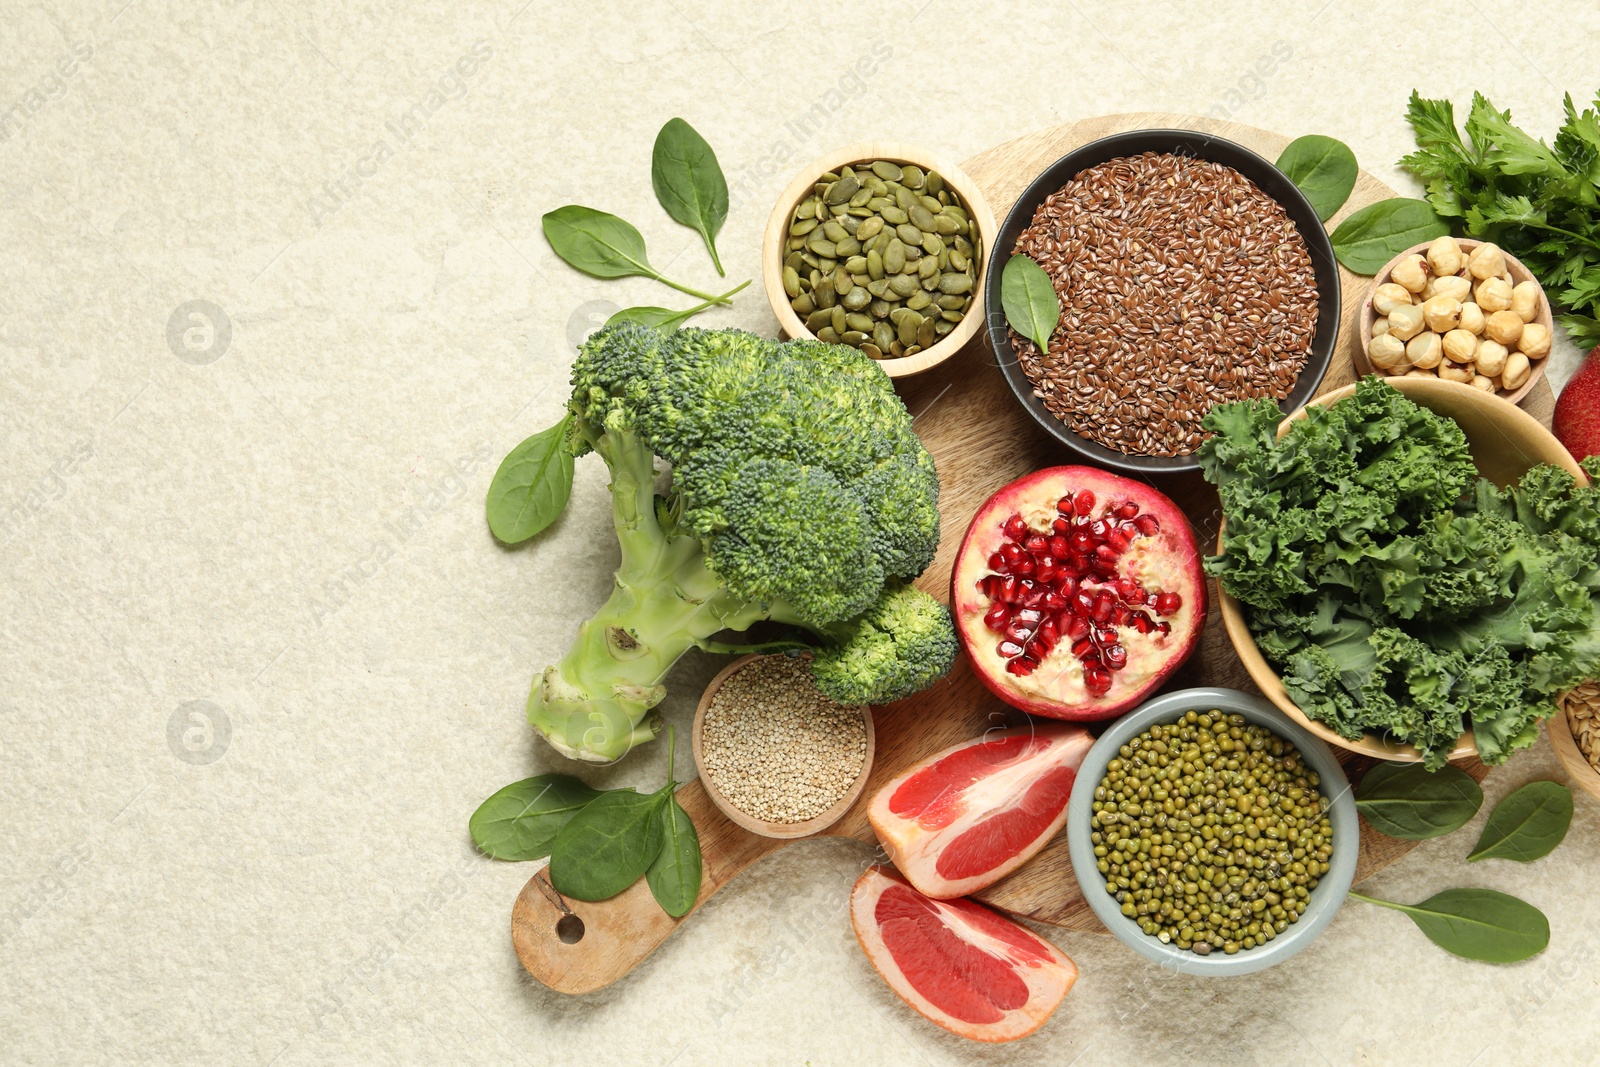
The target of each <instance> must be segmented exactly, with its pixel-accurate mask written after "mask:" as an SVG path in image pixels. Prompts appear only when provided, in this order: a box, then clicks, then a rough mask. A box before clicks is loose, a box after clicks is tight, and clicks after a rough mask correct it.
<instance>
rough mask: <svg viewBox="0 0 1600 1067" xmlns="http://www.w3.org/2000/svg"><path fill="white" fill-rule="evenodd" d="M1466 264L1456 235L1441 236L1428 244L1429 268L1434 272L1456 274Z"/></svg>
mask: <svg viewBox="0 0 1600 1067" xmlns="http://www.w3.org/2000/svg"><path fill="white" fill-rule="evenodd" d="M1465 264H1466V257H1465V256H1463V255H1462V254H1461V246H1460V245H1458V244H1456V239H1455V238H1454V237H1440V238H1439V239H1438V240H1436V241H1434V242H1433V244H1431V245H1429V246H1428V269H1429V270H1431V271H1433V273H1434V274H1436V275H1438V274H1446V275H1447V274H1455V273H1456V272H1458V271H1459V270H1461V268H1462V266H1464V265H1465Z"/></svg>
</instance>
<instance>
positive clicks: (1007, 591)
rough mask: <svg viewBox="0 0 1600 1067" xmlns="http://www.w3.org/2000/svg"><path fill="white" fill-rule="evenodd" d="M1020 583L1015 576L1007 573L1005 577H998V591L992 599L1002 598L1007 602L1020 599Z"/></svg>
mask: <svg viewBox="0 0 1600 1067" xmlns="http://www.w3.org/2000/svg"><path fill="white" fill-rule="evenodd" d="M1021 584H1022V583H1020V582H1018V581H1017V579H1016V578H1014V577H1012V576H1011V575H1007V576H1006V577H1004V578H1002V579H1000V592H999V594H998V595H997V596H995V597H994V599H995V600H1003V601H1005V602H1006V603H1007V604H1015V603H1016V602H1017V601H1018V600H1020V599H1022V596H1021V592H1020V588H1021Z"/></svg>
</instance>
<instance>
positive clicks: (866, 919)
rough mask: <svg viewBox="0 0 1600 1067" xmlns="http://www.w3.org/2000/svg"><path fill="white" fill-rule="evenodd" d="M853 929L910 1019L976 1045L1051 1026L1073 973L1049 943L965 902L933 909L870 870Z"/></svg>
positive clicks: (892, 878) (898, 880)
mask: <svg viewBox="0 0 1600 1067" xmlns="http://www.w3.org/2000/svg"><path fill="white" fill-rule="evenodd" d="M850 923H851V925H852V926H854V927H855V930H856V940H858V941H860V942H861V951H863V952H865V953H866V954H867V959H868V960H870V961H871V963H872V966H873V967H875V968H877V971H878V974H879V975H881V976H882V977H883V980H884V981H885V982H887V983H889V988H890V989H892V990H894V991H895V992H896V993H897V994H899V996H900V999H901V1000H904V1001H905V1002H906V1003H907V1004H908V1005H910V1006H911V1007H912V1009H914V1010H915V1011H917V1012H918V1013H920V1014H921V1015H923V1016H924V1017H926V1018H927V1019H929V1020H931V1021H932V1022H934V1023H937V1024H938V1025H940V1026H942V1027H944V1028H945V1029H946V1030H948V1031H950V1032H951V1033H952V1034H958V1035H960V1036H961V1037H965V1038H970V1039H971V1040H973V1041H991V1042H997V1041H1015V1040H1016V1039H1017V1038H1019V1037H1027V1036H1028V1035H1029V1034H1031V1033H1033V1032H1034V1031H1035V1030H1037V1029H1039V1027H1041V1026H1043V1025H1044V1021H1045V1020H1046V1019H1048V1018H1049V1017H1050V1013H1051V1012H1053V1011H1055V1010H1056V1006H1057V1005H1059V1004H1060V1003H1061V999H1062V998H1063V997H1065V996H1066V995H1067V990H1069V989H1071V988H1072V983H1073V982H1075V981H1077V980H1078V968H1077V967H1076V966H1075V965H1074V964H1073V962H1072V960H1070V959H1069V958H1067V955H1066V953H1064V952H1062V951H1061V950H1060V949H1058V948H1056V947H1055V946H1054V945H1052V944H1051V943H1050V942H1048V941H1046V940H1044V939H1043V938H1041V937H1039V936H1037V935H1036V934H1034V933H1033V932H1032V931H1031V930H1028V929H1025V928H1024V927H1022V926H1021V925H1019V924H1018V923H1014V922H1012V921H1011V920H1010V919H1007V918H1005V917H1003V916H1001V915H1000V914H998V913H996V912H993V911H990V910H989V909H988V908H986V907H984V906H983V905H982V904H974V903H973V902H972V901H970V900H931V899H929V898H928V897H925V896H923V895H922V894H921V893H918V892H917V891H916V890H915V889H913V888H911V886H909V885H908V884H906V881H905V879H904V878H902V877H901V876H900V872H898V871H896V870H894V869H893V868H892V867H868V868H867V870H866V871H865V873H863V874H862V875H861V877H860V878H859V879H857V880H856V884H855V888H854V889H853V890H851V892H850Z"/></svg>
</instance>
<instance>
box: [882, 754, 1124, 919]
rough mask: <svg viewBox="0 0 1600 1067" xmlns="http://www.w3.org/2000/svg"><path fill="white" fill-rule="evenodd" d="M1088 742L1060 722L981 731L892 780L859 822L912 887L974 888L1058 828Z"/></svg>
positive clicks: (1000, 874) (951, 893)
mask: <svg viewBox="0 0 1600 1067" xmlns="http://www.w3.org/2000/svg"><path fill="white" fill-rule="evenodd" d="M1093 743H1094V738H1092V737H1090V736H1089V734H1088V733H1087V732H1086V731H1084V730H1083V729H1082V728H1081V727H1077V726H1069V725H1066V724H1064V723H1050V724H1049V725H1031V726H1024V727H1019V728H1017V729H1013V730H1003V731H996V732H994V733H988V734H985V735H983V736H982V737H979V738H976V739H974V740H972V741H966V742H963V743H962V744H959V745H956V746H954V747H952V748H947V749H945V750H944V751H943V752H940V753H938V754H936V755H933V756H930V757H929V758H928V759H926V760H924V761H923V762H921V763H919V764H917V765H916V766H915V767H912V768H911V769H910V770H908V771H906V772H905V773H904V774H901V775H900V776H899V777H898V778H894V779H892V780H891V781H890V782H889V783H888V784H887V785H885V786H884V787H883V788H882V789H880V790H879V791H878V794H877V795H876V796H874V797H873V798H872V803H871V805H869V806H868V808H867V819H868V820H869V821H870V822H871V823H872V828H873V830H874V831H876V832H877V835H878V840H879V841H880V842H882V843H883V847H884V849H885V850H886V851H887V852H888V853H889V858H890V859H891V860H893V861H894V865H895V866H896V867H898V868H900V872H901V873H902V874H904V875H905V876H906V878H907V879H909V880H910V882H911V884H912V885H913V886H915V887H916V888H917V890H918V892H920V893H922V894H923V895H925V896H929V897H933V898H935V899H938V900H948V899H950V898H952V897H964V896H967V895H968V894H971V893H976V892H977V891H978V890H980V889H984V888H986V887H988V886H991V885H993V884H994V883H995V882H998V881H999V880H1000V879H1002V878H1004V877H1005V876H1006V875H1008V874H1010V873H1011V872H1012V871H1014V870H1016V869H1017V868H1018V867H1020V866H1022V865H1023V864H1024V863H1026V862H1027V861H1028V860H1029V859H1031V858H1032V857H1033V855H1034V854H1035V853H1036V852H1038V851H1039V850H1040V849H1041V848H1043V847H1044V846H1045V845H1046V844H1047V843H1048V842H1049V841H1050V839H1051V838H1052V837H1054V836H1055V835H1056V833H1057V831H1059V830H1060V829H1061V826H1062V824H1063V823H1065V822H1066V821H1067V798H1068V797H1069V796H1070V795H1071V794H1072V783H1073V780H1074V779H1075V778H1076V777H1077V772H1078V765H1079V764H1081V763H1082V762H1083V757H1084V755H1085V754H1086V753H1087V752H1088V751H1089V746H1090V745H1092V744H1093Z"/></svg>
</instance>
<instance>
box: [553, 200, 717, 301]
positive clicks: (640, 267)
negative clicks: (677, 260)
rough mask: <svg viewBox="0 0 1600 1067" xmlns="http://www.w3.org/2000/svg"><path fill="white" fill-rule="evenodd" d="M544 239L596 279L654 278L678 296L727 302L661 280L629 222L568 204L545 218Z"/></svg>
mask: <svg viewBox="0 0 1600 1067" xmlns="http://www.w3.org/2000/svg"><path fill="white" fill-rule="evenodd" d="M543 225H544V237H545V240H547V241H549V242H550V248H551V249H552V250H553V251H554V252H555V254H556V255H558V256H560V257H561V258H562V259H564V260H566V261H567V263H568V264H569V265H571V266H573V267H576V268H578V269H579V270H581V271H583V272H584V273H585V274H592V275H594V276H595V277H596V278H626V277H630V276H633V275H639V276H641V277H645V278H654V279H655V280H656V281H658V282H660V283H662V284H663V285H669V286H671V287H672V288H674V289H676V290H678V292H680V293H688V294H689V295H690V296H696V297H699V298H700V299H701V300H711V301H714V302H715V303H718V304H726V303H728V302H729V301H728V299H727V298H726V297H720V296H712V295H711V294H710V293H702V292H701V291H700V290H698V289H691V288H689V287H688V286H686V285H679V284H678V283H677V282H675V281H672V280H671V279H669V278H664V277H662V276H661V274H660V273H659V272H658V271H657V270H656V269H655V268H654V267H652V266H651V265H650V261H649V259H648V258H647V257H646V255H645V250H644V237H643V236H641V235H640V233H639V231H638V230H636V229H634V228H633V226H632V225H631V224H630V223H627V222H624V221H623V220H622V219H619V218H617V216H615V215H608V214H607V213H606V212H604V211H596V210H595V209H594V208H592V207H582V206H580V205H578V204H569V205H568V206H566V207H558V208H556V209H555V210H554V211H552V212H549V213H548V214H546V215H545V217H544V220H543Z"/></svg>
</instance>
